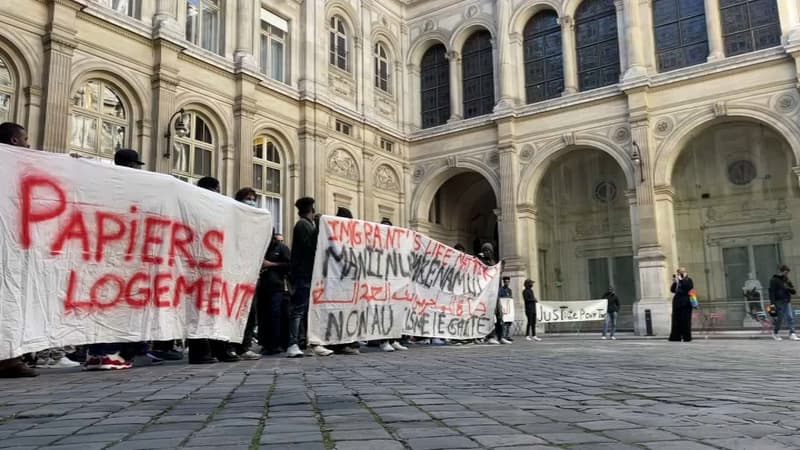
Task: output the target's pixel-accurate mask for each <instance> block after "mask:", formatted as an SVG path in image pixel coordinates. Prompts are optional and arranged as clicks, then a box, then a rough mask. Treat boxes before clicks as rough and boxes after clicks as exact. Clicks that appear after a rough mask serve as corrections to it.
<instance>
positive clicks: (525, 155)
mask: <svg viewBox="0 0 800 450" xmlns="http://www.w3.org/2000/svg"><path fill="white" fill-rule="evenodd" d="M534 152H535V150H534V148H533V146H532V145H531V144H525V145H524V146H523V147H522V150H521V151H520V152H519V160H520V162H523V163H527V162H530V161H531V160H532V159H533V154H534Z"/></svg>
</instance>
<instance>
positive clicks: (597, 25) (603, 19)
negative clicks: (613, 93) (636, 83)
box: [575, 0, 620, 91]
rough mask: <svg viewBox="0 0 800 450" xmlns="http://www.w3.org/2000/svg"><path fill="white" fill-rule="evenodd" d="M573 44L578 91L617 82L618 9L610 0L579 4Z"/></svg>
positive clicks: (594, 0) (589, 1)
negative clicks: (576, 56) (575, 52)
mask: <svg viewBox="0 0 800 450" xmlns="http://www.w3.org/2000/svg"><path fill="white" fill-rule="evenodd" d="M575 47H576V50H577V54H578V84H579V87H580V90H581V91H586V90H590V89H596V88H599V87H603V86H608V85H611V84H616V83H618V82H619V70H620V68H619V43H618V41H617V13H616V8H615V7H614V2H613V0H586V1H584V2H583V3H581V4H580V6H578V9H577V11H576V12H575Z"/></svg>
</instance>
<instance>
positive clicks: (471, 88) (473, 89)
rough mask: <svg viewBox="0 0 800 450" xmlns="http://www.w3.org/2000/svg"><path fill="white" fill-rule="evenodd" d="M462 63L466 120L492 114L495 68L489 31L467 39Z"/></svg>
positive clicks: (479, 32)
mask: <svg viewBox="0 0 800 450" xmlns="http://www.w3.org/2000/svg"><path fill="white" fill-rule="evenodd" d="M462 61H463V67H464V70H463V79H462V83H463V90H464V118H465V119H468V118H470V117H477V116H481V115H484V114H489V113H491V112H492V108H493V107H494V67H493V56H492V44H491V35H490V34H489V32H488V31H478V32H476V33H473V34H472V36H470V37H469V38H468V39H467V41H466V42H465V43H464V56H463V59H462Z"/></svg>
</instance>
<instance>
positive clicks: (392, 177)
mask: <svg viewBox="0 0 800 450" xmlns="http://www.w3.org/2000/svg"><path fill="white" fill-rule="evenodd" d="M373 183H374V185H375V187H376V188H378V189H383V190H385V191H393V192H400V181H399V180H398V179H397V174H396V173H395V171H394V170H392V168H391V167H389V166H387V165H385V164H384V165H382V166H380V167H378V170H376V171H375V179H374V181H373Z"/></svg>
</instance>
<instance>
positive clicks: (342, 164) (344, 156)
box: [328, 150, 359, 181]
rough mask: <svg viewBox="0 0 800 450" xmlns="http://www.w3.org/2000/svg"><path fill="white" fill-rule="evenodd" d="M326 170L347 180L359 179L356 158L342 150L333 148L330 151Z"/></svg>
mask: <svg viewBox="0 0 800 450" xmlns="http://www.w3.org/2000/svg"><path fill="white" fill-rule="evenodd" d="M328 171H330V172H331V173H332V174H333V175H338V176H340V177H343V178H347V179H349V180H353V181H357V180H358V179H359V176H358V165H357V164H356V160H355V159H353V157H352V156H350V155H349V154H348V153H347V152H345V151H344V150H334V151H333V153H331V156H330V157H328Z"/></svg>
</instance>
